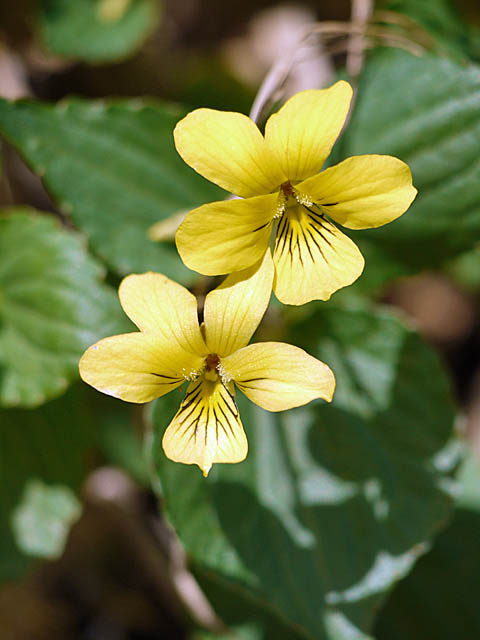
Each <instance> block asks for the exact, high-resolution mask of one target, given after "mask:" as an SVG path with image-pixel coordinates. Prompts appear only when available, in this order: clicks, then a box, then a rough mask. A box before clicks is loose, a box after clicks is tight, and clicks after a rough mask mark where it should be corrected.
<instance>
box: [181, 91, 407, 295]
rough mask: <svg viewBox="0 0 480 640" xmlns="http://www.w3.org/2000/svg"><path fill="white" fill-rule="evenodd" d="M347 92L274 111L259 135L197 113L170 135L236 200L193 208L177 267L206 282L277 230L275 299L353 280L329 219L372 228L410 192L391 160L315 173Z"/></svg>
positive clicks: (305, 96) (228, 119) (255, 256)
mask: <svg viewBox="0 0 480 640" xmlns="http://www.w3.org/2000/svg"><path fill="white" fill-rule="evenodd" d="M351 97H352V89H351V87H350V85H349V84H348V83H347V82H344V81H340V82H337V83H336V84H334V85H333V86H332V87H330V88H329V89H322V90H308V91H302V92H300V93H297V94H296V95H294V96H293V97H292V98H290V99H289V100H288V101H287V102H286V103H285V104H284V106H283V107H282V108H281V109H280V110H279V111H278V113H275V114H273V115H272V116H271V117H270V118H269V119H268V121H267V124H266V126H265V136H262V134H261V133H260V131H259V129H258V128H257V126H256V125H255V123H254V122H253V121H252V120H250V118H248V117H247V116H245V115H242V114H240V113H231V112H222V111H215V110H213V109H197V110H195V111H193V112H191V113H190V114H188V115H187V116H186V117H185V118H183V120H181V121H180V122H179V123H178V124H177V126H176V128H175V131H174V137H175V145H176V147H177V151H178V153H179V154H180V155H181V156H182V158H183V160H184V161H185V162H186V163H187V164H189V165H190V166H191V167H192V168H193V169H195V170H196V171H197V172H198V173H200V174H201V175H202V176H204V177H205V178H207V179H208V180H210V181H212V182H215V183H216V184H218V185H219V186H220V187H222V188H223V189H226V190H227V191H230V192H232V193H234V194H235V195H237V196H241V198H242V199H236V200H227V201H222V202H213V203H210V204H206V205H203V206H201V207H199V208H197V209H194V210H193V211H191V212H190V213H189V214H188V215H187V216H186V218H185V220H184V221H183V223H182V224H181V225H180V227H179V229H178V231H177V234H176V243H177V248H178V251H179V253H180V255H181V257H182V260H183V261H184V263H185V264H186V265H187V267H190V268H191V269H194V270H195V271H198V272H200V273H204V274H206V275H220V274H224V273H232V272H235V271H239V270H241V269H245V268H247V267H249V266H251V265H252V264H255V263H256V262H258V261H259V260H260V259H261V257H262V256H263V255H264V254H265V253H266V252H268V250H269V242H270V237H271V235H272V231H274V232H275V248H274V252H273V260H274V263H275V280H274V284H273V289H274V292H275V294H276V296H277V298H278V299H279V300H280V301H281V302H283V303H285V304H296V305H299V304H304V303H306V302H309V301H310V300H328V299H329V298H330V296H331V294H332V293H334V292H335V291H336V290H337V289H340V288H341V287H344V286H346V285H349V284H351V283H352V282H354V281H355V280H356V279H357V278H358V277H359V275H360V274H361V272H362V270H363V266H364V259H363V256H362V254H361V253H360V251H359V249H358V248H357V246H356V245H355V243H354V242H352V240H350V238H348V237H347V236H346V235H345V234H343V233H342V232H341V231H340V230H339V229H338V228H337V227H336V226H335V224H333V222H332V220H333V221H335V222H337V223H339V224H341V225H343V226H345V227H347V228H349V229H367V228H372V227H379V226H381V225H383V224H386V223H387V222H391V221H392V220H394V219H395V218H398V216H400V215H402V213H404V212H405V211H406V210H407V209H408V207H409V206H410V204H411V202H412V200H413V199H414V197H415V195H416V189H415V187H413V185H412V176H411V173H410V169H409V168H408V166H407V165H406V164H405V163H404V162H402V161H401V160H399V159H398V158H394V157H391V156H383V155H364V156H354V157H351V158H348V159H347V160H344V161H343V162H340V163H339V164H337V165H335V166H333V167H330V168H328V169H326V170H325V171H322V172H321V173H320V170H321V168H322V166H323V164H324V162H325V160H326V158H327V156H328V155H329V153H330V151H331V149H332V147H333V145H334V143H335V140H336V139H337V137H338V135H339V134H340V131H341V129H342V126H343V124H344V122H345V118H346V116H347V113H348V110H349V106H350V101H351Z"/></svg>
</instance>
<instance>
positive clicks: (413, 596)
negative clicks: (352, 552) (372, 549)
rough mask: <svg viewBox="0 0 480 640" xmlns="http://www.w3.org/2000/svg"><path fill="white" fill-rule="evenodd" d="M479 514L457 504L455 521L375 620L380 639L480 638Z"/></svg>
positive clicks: (397, 589) (401, 583)
mask: <svg viewBox="0 0 480 640" xmlns="http://www.w3.org/2000/svg"><path fill="white" fill-rule="evenodd" d="M479 540H480V514H479V513H475V512H473V511H468V510H466V509H458V510H457V512H456V513H455V517H454V520H453V522H452V524H451V525H450V526H449V527H448V529H446V530H445V531H443V532H442V533H441V534H440V535H439V536H438V538H437V540H436V541H435V545H434V547H433V549H432V550H431V551H430V552H429V553H428V554H427V555H426V556H425V557H423V558H421V559H420V561H419V562H418V565H417V566H416V567H415V568H414V570H413V571H412V573H411V574H410V575H409V576H408V577H407V578H406V579H405V580H403V581H402V582H400V583H399V584H398V586H397V587H396V589H395V590H394V591H393V593H392V595H391V596H390V598H389V600H388V602H387V605H386V606H385V608H384V609H383V611H382V612H381V614H380V616H379V619H378V621H377V625H376V629H375V631H376V633H375V637H376V638H377V639H378V640H405V638H408V640H425V638H435V640H452V638H477V637H478V634H479V630H480V608H479V606H478V594H479V592H480V572H479V570H478V567H479V566H480V548H479V544H478V541H479Z"/></svg>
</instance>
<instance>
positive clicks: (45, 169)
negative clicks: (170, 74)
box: [0, 100, 224, 282]
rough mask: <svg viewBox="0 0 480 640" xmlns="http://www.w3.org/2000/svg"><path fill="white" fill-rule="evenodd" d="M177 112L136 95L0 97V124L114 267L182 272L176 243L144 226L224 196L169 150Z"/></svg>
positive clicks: (185, 274) (183, 276)
mask: <svg viewBox="0 0 480 640" xmlns="http://www.w3.org/2000/svg"><path fill="white" fill-rule="evenodd" d="M182 115H183V113H182V112H181V111H180V110H178V109H177V108H173V107H170V106H167V105H164V104H160V103H153V102H152V103H146V102H142V101H139V100H130V101H128V100H125V101H122V100H119V101H115V102H110V103H103V102H89V101H85V100H73V101H69V102H63V103H60V104H58V105H57V106H52V105H48V104H42V103H38V102H29V101H20V102H16V103H9V102H7V101H4V100H3V101H2V100H0V133H2V134H3V135H5V137H6V138H7V139H8V140H9V141H10V142H11V144H13V145H14V146H15V147H16V148H17V149H18V150H19V151H20V153H22V154H23V156H24V157H25V159H26V161H27V162H28V163H29V165H30V166H31V167H32V168H33V170H34V171H35V172H36V173H37V174H38V175H40V176H42V177H43V180H44V183H45V185H46V187H47V188H48V189H49V191H50V192H51V193H52V195H53V196H54V197H55V199H56V201H57V202H58V204H59V206H60V208H61V209H62V211H63V212H64V213H71V216H72V218H73V220H74V222H75V224H76V225H78V227H80V228H81V229H82V230H84V231H85V232H86V233H87V234H88V236H89V239H90V242H91V244H92V247H93V248H94V249H95V251H97V252H98V253H99V254H100V255H101V256H102V257H103V258H104V259H106V260H107V261H108V262H109V263H110V265H111V266H112V267H113V268H115V269H116V270H117V271H118V272H119V273H120V274H126V273H129V272H132V271H137V272H141V271H148V270H150V269H151V270H154V271H160V272H162V273H165V274H166V275H167V276H169V277H172V278H174V279H175V280H177V281H182V282H185V281H188V280H190V281H191V279H192V277H193V274H192V272H191V271H189V270H188V269H187V268H186V267H184V266H183V263H182V262H181V260H180V258H179V257H178V254H177V251H176V249H175V247H174V246H173V245H167V244H161V243H154V242H152V241H150V240H149V239H148V237H147V232H148V229H149V228H150V227H151V226H152V225H153V224H154V223H155V222H158V221H159V220H160V219H163V218H166V217H168V216H170V215H173V214H175V213H177V212H178V211H179V210H184V209H189V208H192V207H194V206H197V205H200V204H203V203H204V202H206V201H208V200H214V199H218V198H223V197H224V196H223V195H221V193H220V190H219V189H218V188H217V187H215V186H214V185H212V184H211V183H209V182H207V181H206V180H204V179H203V178H201V177H200V176H199V175H198V174H196V173H195V172H194V171H193V170H192V169H190V168H189V167H188V166H187V165H186V164H185V163H184V162H183V160H182V159H181V158H180V156H179V155H178V154H177V152H176V151H175V148H174V145H173V136H172V131H173V128H174V126H175V124H176V122H177V121H178V120H179V119H180V118H181V117H182Z"/></svg>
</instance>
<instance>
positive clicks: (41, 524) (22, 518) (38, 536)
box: [12, 479, 81, 559]
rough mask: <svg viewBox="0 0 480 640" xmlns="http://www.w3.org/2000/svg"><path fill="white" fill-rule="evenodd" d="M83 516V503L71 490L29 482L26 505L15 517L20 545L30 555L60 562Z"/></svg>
mask: <svg viewBox="0 0 480 640" xmlns="http://www.w3.org/2000/svg"><path fill="white" fill-rule="evenodd" d="M80 514H81V506H80V503H79V501H78V500H77V498H76V496H75V494H74V493H73V491H72V490H71V489H69V488H68V487H64V486H63V485H54V486H49V485H46V484H45V483H43V482H42V481H41V480H38V479H33V480H29V482H28V483H27V484H26V486H25V490H24V494H23V497H22V501H21V502H20V504H19V505H18V506H17V507H16V508H15V510H14V511H13V514H12V527H13V530H14V532H15V538H16V542H17V544H18V546H19V547H20V549H21V550H22V551H23V552H24V553H26V554H27V555H31V556H36V557H40V558H50V559H53V558H58V557H60V556H61V555H62V553H63V549H64V547H65V543H66V541H67V536H68V532H69V530H70V527H71V525H72V524H73V523H74V522H75V521H76V520H78V518H79V517H80Z"/></svg>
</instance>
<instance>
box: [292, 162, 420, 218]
mask: <svg viewBox="0 0 480 640" xmlns="http://www.w3.org/2000/svg"><path fill="white" fill-rule="evenodd" d="M297 189H298V191H300V192H301V193H303V194H305V195H306V196H307V197H308V198H309V199H310V200H312V202H317V203H318V204H319V205H320V206H321V207H322V208H323V209H325V211H326V212H327V213H328V215H329V216H330V217H331V218H333V219H334V220H335V221H336V222H339V223H340V224H342V225H343V226H344V227H347V228H348V229H370V228H373V227H380V226H382V225H383V224H387V223H388V222H391V221H392V220H395V218H398V217H399V216H401V215H402V213H405V211H406V210H407V209H408V207H409V206H410V205H411V203H412V202H413V200H414V198H415V196H416V195H417V190H416V189H415V187H414V186H413V184H412V174H411V171H410V168H409V167H408V165H406V164H405V163H404V162H402V161H401V160H399V159H398V158H394V157H393V156H378V155H365V156H352V157H351V158H347V159H346V160H344V161H343V162H340V163H339V164H337V165H335V166H334V167H329V168H328V169H326V170H325V171H322V173H320V174H319V175H317V176H313V177H312V178H309V179H308V180H305V181H304V182H302V183H301V184H299V185H297Z"/></svg>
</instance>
